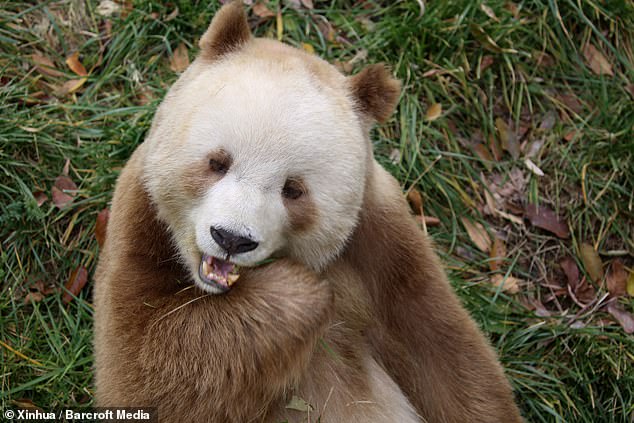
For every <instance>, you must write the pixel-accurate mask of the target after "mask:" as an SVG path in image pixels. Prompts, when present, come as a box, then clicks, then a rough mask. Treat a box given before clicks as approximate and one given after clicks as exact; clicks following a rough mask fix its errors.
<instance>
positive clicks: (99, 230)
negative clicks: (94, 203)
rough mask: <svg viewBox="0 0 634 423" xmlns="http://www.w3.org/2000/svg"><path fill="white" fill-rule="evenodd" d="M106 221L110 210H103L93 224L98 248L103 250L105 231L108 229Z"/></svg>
mask: <svg viewBox="0 0 634 423" xmlns="http://www.w3.org/2000/svg"><path fill="white" fill-rule="evenodd" d="M108 219H110V210H108V209H107V208H105V209H103V210H102V211H100V212H99V213H98V214H97V221H96V222H95V238H96V239H97V244H99V248H103V244H104V243H105V242H106V229H107V228H108Z"/></svg>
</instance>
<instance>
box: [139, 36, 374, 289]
mask: <svg viewBox="0 0 634 423" xmlns="http://www.w3.org/2000/svg"><path fill="white" fill-rule="evenodd" d="M253 44H254V45H253V46H252V47H251V48H247V49H245V51H242V52H240V53H239V54H233V55H231V56H229V57H227V58H226V59H224V60H222V61H221V62H219V63H214V64H212V65H209V64H206V63H202V64H200V63H195V64H194V66H192V68H190V70H188V71H187V72H186V75H183V77H181V81H183V78H184V77H185V76H187V78H186V80H185V81H184V82H182V83H180V81H179V83H177V84H176V86H175V87H176V89H172V91H171V92H170V94H169V95H168V97H167V99H166V101H165V102H164V104H163V105H162V106H161V108H160V110H159V112H158V113H157V118H156V122H155V126H154V127H153V130H152V133H151V134H150V137H149V139H148V141H147V142H148V148H149V154H148V156H147V160H146V174H147V175H148V176H147V183H146V185H147V187H148V190H149V191H150V193H151V195H152V198H153V199H154V201H155V202H156V204H157V205H158V210H159V216H160V217H161V218H162V219H163V220H164V221H166V222H167V223H168V225H169V226H170V228H171V230H172V232H173V238H174V240H175V241H176V244H177V246H178V250H179V253H180V255H181V258H182V259H183V261H184V262H185V263H187V265H188V267H189V268H190V270H191V274H192V278H193V280H194V281H195V282H196V284H197V285H198V286H200V287H201V288H203V289H205V290H206V291H209V292H214V293H217V292H225V291H227V290H228V289H229V288H230V287H231V285H232V283H233V282H234V281H235V280H236V279H237V275H239V270H238V269H239V267H249V266H256V265H258V264H259V263H261V262H262V261H265V260H267V259H270V258H274V257H279V256H288V257H292V258H294V259H296V260H298V261H300V262H303V263H305V264H306V265H307V266H309V267H311V268H313V269H315V270H320V269H322V268H323V267H324V266H325V265H327V264H328V263H329V262H330V261H332V260H333V259H334V258H335V257H336V256H337V254H338V253H339V252H340V251H341V250H342V248H343V247H344V245H345V242H346V240H347V239H348V238H349V237H350V236H351V234H352V232H353V231H354V228H355V226H356V222H357V219H358V215H359V211H360V208H361V204H362V201H363V193H364V184H365V175H366V169H367V166H368V162H369V158H370V155H371V153H370V145H369V142H368V140H367V138H366V134H365V131H364V128H363V125H362V123H361V122H360V119H359V117H358V115H357V113H356V112H355V109H354V105H353V101H352V100H351V99H350V98H349V95H348V94H347V91H346V86H345V83H346V78H344V77H343V76H341V75H339V74H338V73H337V71H335V70H334V69H331V67H330V65H328V64H326V63H325V62H321V61H319V60H318V59H314V58H306V57H304V56H303V53H302V54H299V53H298V52H296V51H295V50H293V49H291V48H290V47H285V46H283V48H284V49H283V50H281V51H275V52H274V53H275V54H271V55H270V57H268V56H263V55H262V51H263V49H264V50H265V49H266V48H274V49H277V50H279V49H280V47H279V46H281V45H277V44H275V45H273V47H270V44H267V43H266V42H265V43H260V44H263V45H260V48H259V49H258V48H257V47H258V43H253ZM251 49H253V50H254V51H250V50H251ZM289 52H291V53H289ZM188 73H189V74H188Z"/></svg>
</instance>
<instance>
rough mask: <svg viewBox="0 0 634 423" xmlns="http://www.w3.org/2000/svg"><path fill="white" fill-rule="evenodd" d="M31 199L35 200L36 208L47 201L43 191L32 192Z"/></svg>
mask: <svg viewBox="0 0 634 423" xmlns="http://www.w3.org/2000/svg"><path fill="white" fill-rule="evenodd" d="M33 198H35V201H36V202H37V206H38V207H42V204H44V203H46V201H47V200H48V195H46V193H45V192H44V191H34V192H33Z"/></svg>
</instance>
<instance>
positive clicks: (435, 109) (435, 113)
mask: <svg viewBox="0 0 634 423" xmlns="http://www.w3.org/2000/svg"><path fill="white" fill-rule="evenodd" d="M441 114H442V104H440V103H434V104H432V105H431V106H429V108H428V109H427V113H426V114H425V119H427V120H428V121H430V122H432V121H434V120H436V119H438V118H439V117H440V115H441Z"/></svg>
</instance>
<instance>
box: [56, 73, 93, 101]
mask: <svg viewBox="0 0 634 423" xmlns="http://www.w3.org/2000/svg"><path fill="white" fill-rule="evenodd" d="M87 80H88V78H85V77H84V78H79V79H70V80H68V81H66V82H64V83H63V84H62V86H61V87H58V88H57V89H55V92H54V94H55V95H56V96H57V97H65V96H67V95H69V94H73V93H75V92H76V91H77V90H78V89H80V88H81V86H82V85H84V83H85V82H86V81H87Z"/></svg>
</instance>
